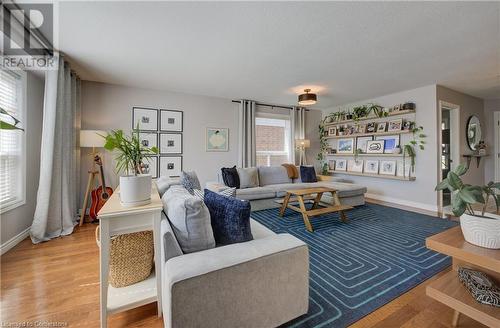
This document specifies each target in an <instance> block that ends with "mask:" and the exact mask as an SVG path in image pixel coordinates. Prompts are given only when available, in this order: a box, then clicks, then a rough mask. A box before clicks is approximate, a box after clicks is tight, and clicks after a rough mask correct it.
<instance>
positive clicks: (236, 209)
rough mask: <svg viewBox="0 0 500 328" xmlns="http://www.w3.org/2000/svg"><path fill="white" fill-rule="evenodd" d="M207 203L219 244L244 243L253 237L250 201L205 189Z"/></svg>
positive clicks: (215, 236) (216, 240)
mask: <svg viewBox="0 0 500 328" xmlns="http://www.w3.org/2000/svg"><path fill="white" fill-rule="evenodd" d="M205 204H206V205H207V207H208V211H209V212H210V220H211V222H212V230H213V232H214V238H215V242H216V243H217V245H228V244H234V243H242V242H245V241H250V240H252V239H253V236H252V231H251V229H250V202H249V201H246V200H240V199H237V198H233V197H225V196H222V195H219V194H217V193H215V192H213V191H210V190H208V189H205Z"/></svg>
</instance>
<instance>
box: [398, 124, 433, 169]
mask: <svg viewBox="0 0 500 328" xmlns="http://www.w3.org/2000/svg"><path fill="white" fill-rule="evenodd" d="M414 125H415V123H414V122H412V123H411V133H412V140H410V142H408V143H407V144H406V145H404V146H403V175H404V174H405V172H406V155H408V157H410V173H414V172H415V157H417V150H418V149H420V150H424V149H425V138H426V137H427V136H426V135H425V134H424V133H423V132H424V127H422V126H419V127H414Z"/></svg>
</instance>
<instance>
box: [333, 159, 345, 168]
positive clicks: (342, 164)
mask: <svg viewBox="0 0 500 328" xmlns="http://www.w3.org/2000/svg"><path fill="white" fill-rule="evenodd" d="M346 170H347V160H345V159H338V160H336V161H335V171H346Z"/></svg>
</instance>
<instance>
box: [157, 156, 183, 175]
mask: <svg viewBox="0 0 500 328" xmlns="http://www.w3.org/2000/svg"><path fill="white" fill-rule="evenodd" d="M159 172H160V177H169V178H177V177H179V176H180V175H181V173H182V156H160V170H159Z"/></svg>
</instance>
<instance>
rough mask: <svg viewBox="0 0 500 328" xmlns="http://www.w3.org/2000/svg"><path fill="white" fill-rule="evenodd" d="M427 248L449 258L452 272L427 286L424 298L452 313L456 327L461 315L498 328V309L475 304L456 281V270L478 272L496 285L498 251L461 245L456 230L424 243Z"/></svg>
mask: <svg viewBox="0 0 500 328" xmlns="http://www.w3.org/2000/svg"><path fill="white" fill-rule="evenodd" d="M425 244H426V246H427V248H429V249H432V250H434V251H436V252H439V253H443V254H446V255H448V256H451V257H452V258H453V270H452V271H450V272H448V273H447V274H445V275H444V276H442V277H441V278H439V279H438V280H436V281H434V282H432V283H431V284H430V285H429V286H427V289H426V293H427V296H429V297H432V298H433V299H435V300H437V301H439V302H441V303H444V304H446V305H448V306H449V307H451V308H452V309H454V310H455V313H454V315H453V318H452V325H453V327H456V326H457V325H458V321H459V318H460V314H461V313H463V314H465V315H466V316H468V317H470V318H472V319H474V320H476V321H478V322H480V323H482V324H484V325H487V326H489V327H500V309H499V308H496V307H493V306H488V305H484V304H480V303H478V302H477V301H476V300H475V299H474V298H473V297H472V296H471V295H470V293H469V292H468V290H467V289H466V288H465V286H464V285H462V283H461V282H460V280H459V279H458V274H457V270H458V267H465V268H469V269H475V270H478V271H482V272H484V273H486V274H487V275H489V276H490V277H492V278H493V279H496V282H497V283H498V282H500V250H495V249H487V248H482V247H479V246H475V245H472V244H469V243H468V242H466V241H465V239H464V237H463V235H462V230H461V229H460V227H454V228H451V229H448V230H446V231H443V232H441V233H439V234H437V235H434V236H431V237H429V238H427V239H426V241H425Z"/></svg>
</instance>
